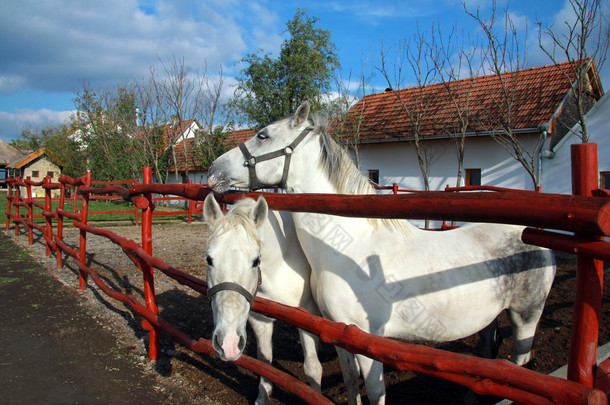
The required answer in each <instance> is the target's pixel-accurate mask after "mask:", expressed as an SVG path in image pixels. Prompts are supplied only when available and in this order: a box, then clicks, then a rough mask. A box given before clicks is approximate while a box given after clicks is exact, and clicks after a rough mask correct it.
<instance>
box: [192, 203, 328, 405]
mask: <svg viewBox="0 0 610 405" xmlns="http://www.w3.org/2000/svg"><path fill="white" fill-rule="evenodd" d="M203 213H204V217H205V220H206V222H207V223H208V226H209V228H210V239H209V241H208V250H207V257H206V260H207V263H208V274H207V283H208V288H209V289H208V296H209V297H210V300H211V303H212V311H213V314H214V325H215V326H214V333H213V337H212V344H213V346H214V349H215V350H216V352H217V354H218V355H219V356H220V358H221V359H223V360H226V361H233V360H236V359H238V358H239V357H240V356H241V354H242V353H243V350H244V347H245V344H246V319H249V321H250V326H251V327H252V330H253V331H254V334H255V336H256V341H257V343H258V344H257V356H258V358H259V360H262V361H264V362H266V363H268V364H271V361H272V359H273V349H272V339H271V338H272V335H273V322H274V320H273V319H272V318H268V317H266V316H264V315H261V314H258V313H256V312H252V313H250V308H251V306H252V303H253V301H254V296H255V295H256V293H257V290H258V294H259V295H260V296H261V297H264V298H268V299H271V300H274V301H278V302H281V303H283V304H286V305H291V306H300V307H303V308H305V309H306V310H307V311H309V312H311V313H313V314H319V310H318V307H317V305H316V303H315V302H314V300H313V297H312V296H311V289H310V287H309V279H310V274H311V268H310V267H309V263H308V262H307V259H306V258H305V255H304V254H303V251H302V250H301V245H300V244H299V242H298V240H297V237H296V230H295V228H294V222H293V220H292V215H291V214H290V213H287V212H277V211H269V210H268V209H267V203H266V201H265V199H264V198H262V197H261V198H259V199H258V202H256V203H255V202H254V200H252V199H244V200H241V201H239V202H238V203H237V204H235V205H234V206H233V208H231V210H230V211H229V213H228V214H227V215H226V216H225V215H224V214H223V212H222V210H221V209H220V206H219V205H218V203H217V202H216V200H215V199H214V196H213V195H212V194H209V195H208V196H207V198H206V199H205V202H204V206H203ZM299 335H300V339H301V345H302V346H303V352H304V358H305V360H304V368H305V375H306V377H307V380H308V382H309V384H310V385H311V386H312V387H313V388H315V389H317V390H318V391H320V384H321V380H322V365H321V364H320V361H319V360H318V355H317V347H318V341H319V339H318V337H317V336H316V335H314V334H311V333H309V332H305V331H302V330H300V329H299ZM271 390H272V384H271V382H270V381H268V380H267V379H265V378H261V380H260V383H259V392H258V397H257V399H256V403H257V404H265V403H269V396H270V395H271Z"/></svg>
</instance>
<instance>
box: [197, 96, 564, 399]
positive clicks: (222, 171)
mask: <svg viewBox="0 0 610 405" xmlns="http://www.w3.org/2000/svg"><path fill="white" fill-rule="evenodd" d="M308 117H309V104H308V103H303V104H302V105H301V106H300V107H299V108H298V109H297V111H296V112H295V114H294V116H292V117H290V118H287V119H283V120H280V121H278V122H275V123H273V124H271V125H269V126H267V127H265V128H264V129H262V130H261V131H260V132H259V133H258V134H256V135H255V136H254V137H253V138H252V139H250V140H248V141H247V142H245V143H244V144H242V145H240V147H239V148H235V149H232V150H230V151H229V152H227V153H225V154H224V155H222V156H221V157H219V158H218V159H216V161H215V162H214V163H213V165H212V167H211V168H210V170H209V173H208V184H209V185H210V186H211V187H212V188H214V189H215V190H216V191H220V192H224V191H226V190H227V189H228V188H229V187H231V186H237V187H251V188H254V187H259V186H263V185H281V186H282V187H285V188H286V189H287V190H288V191H289V192H296V193H340V194H373V193H374V192H375V191H374V190H373V188H372V187H371V186H370V184H369V182H368V179H367V178H365V177H364V176H363V175H362V174H361V173H360V172H359V171H358V169H357V168H356V167H355V166H354V164H353V163H352V161H351V159H350V158H349V156H348V155H347V153H346V152H345V151H344V150H343V149H342V148H341V147H339V145H337V144H336V143H335V142H334V141H333V140H332V139H331V137H330V136H329V134H328V133H327V131H326V120H319V119H317V118H316V117H314V122H311V121H310V120H309V118H308ZM293 217H294V221H295V226H296V229H297V235H298V238H299V241H300V243H301V247H302V249H303V251H304V252H305V255H306V256H307V259H308V261H309V264H310V265H311V268H312V276H311V288H312V293H313V296H314V299H315V300H316V302H317V304H318V307H319V309H320V311H321V312H322V315H323V316H325V317H327V318H329V319H331V320H334V321H338V322H345V323H353V324H355V325H357V326H358V327H360V328H361V329H363V330H365V331H368V332H371V333H374V334H377V335H383V336H388V337H396V338H402V339H407V340H432V341H451V340H455V339H460V338H463V337H466V336H469V335H472V334H474V333H476V332H478V331H480V330H482V329H483V328H485V327H486V326H488V325H489V324H490V323H492V322H493V321H494V320H495V318H496V317H497V316H498V314H499V313H500V312H501V311H503V310H504V309H508V312H509V316H510V319H511V321H512V324H513V336H514V340H515V354H514V356H513V361H514V362H515V363H516V364H519V365H521V364H524V363H526V362H527V361H528V360H529V358H530V349H531V346H532V343H533V338H534V334H535V331H536V326H537V323H538V321H539V319H540V316H541V315H542V310H543V307H544V302H545V300H546V297H547V295H548V292H549V290H550V288H551V284H552V282H553V278H554V275H555V264H554V257H553V255H552V253H551V252H550V251H549V250H547V249H542V248H539V247H535V246H529V245H525V244H524V243H522V242H521V238H520V237H521V232H522V230H523V227H519V226H509V225H494V224H473V225H468V226H464V227H461V228H458V229H455V230H451V231H445V232H429V231H424V230H420V229H418V228H416V227H415V226H413V225H411V224H410V223H409V222H408V221H406V220H376V219H363V218H347V217H340V216H331V215H325V214H311V213H295V214H294V215H293ZM344 357H345V356H344ZM344 357H341V361H342V366H343V367H347V368H350V373H351V374H352V375H353V374H354V373H358V365H359V367H360V370H361V371H362V375H363V377H364V380H365V385H366V391H367V396H368V398H369V400H370V402H371V403H384V402H385V385H384V383H383V365H382V364H381V363H379V362H377V361H373V360H371V359H369V358H367V357H365V356H361V355H356V359H357V364H356V363H355V362H353V361H352V362H348V361H346V359H345V358H344ZM352 360H353V358H352ZM344 373H345V371H344ZM346 387H347V388H348V397H349V398H348V399H349V402H350V403H355V402H358V401H359V400H360V399H359V397H358V394H357V393H356V392H354V390H353V389H350V387H349V385H348V381H347V380H346Z"/></svg>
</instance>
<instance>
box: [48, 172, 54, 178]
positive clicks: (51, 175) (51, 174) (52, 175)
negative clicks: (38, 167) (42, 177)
mask: <svg viewBox="0 0 610 405" xmlns="http://www.w3.org/2000/svg"><path fill="white" fill-rule="evenodd" d="M47 176H49V178H51V179H52V178H53V177H55V172H47Z"/></svg>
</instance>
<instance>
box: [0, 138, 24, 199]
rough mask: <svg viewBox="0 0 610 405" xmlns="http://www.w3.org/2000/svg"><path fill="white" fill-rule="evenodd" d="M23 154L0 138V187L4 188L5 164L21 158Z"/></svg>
mask: <svg viewBox="0 0 610 405" xmlns="http://www.w3.org/2000/svg"><path fill="white" fill-rule="evenodd" d="M23 157H24V154H23V153H22V152H21V151H20V150H19V149H15V148H13V147H12V146H11V145H9V144H8V143H6V142H4V141H3V140H2V139H0V187H1V188H6V178H7V177H8V176H7V166H8V165H10V164H11V163H13V162H14V161H16V160H18V159H22V158H23Z"/></svg>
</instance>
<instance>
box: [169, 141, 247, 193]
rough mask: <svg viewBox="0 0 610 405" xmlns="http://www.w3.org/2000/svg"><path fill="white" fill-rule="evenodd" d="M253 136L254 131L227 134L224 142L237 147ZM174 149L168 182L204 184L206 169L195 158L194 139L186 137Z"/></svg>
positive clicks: (195, 143) (196, 148)
mask: <svg viewBox="0 0 610 405" xmlns="http://www.w3.org/2000/svg"><path fill="white" fill-rule="evenodd" d="M255 134H256V131H254V130H251V129H243V130H238V131H233V132H229V133H227V134H226V137H227V138H226V142H227V145H229V146H230V147H233V146H237V145H239V144H240V143H243V142H244V141H246V140H248V139H250V138H252V137H253V136H254V135H255ZM175 148H176V149H175V152H176V165H174V164H173V163H172V164H171V166H170V167H169V174H170V179H169V182H170V183H176V182H179V183H187V182H188V181H189V180H191V181H192V182H193V183H196V184H205V183H206V182H207V179H208V176H207V173H208V168H207V167H203V166H202V165H201V164H200V163H199V159H198V158H197V151H198V146H197V140H196V138H194V137H188V138H186V139H183V140H182V141H181V142H179V143H177V144H176V147H175ZM185 148H186V153H185ZM176 168H177V170H176ZM187 173H188V176H187Z"/></svg>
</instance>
